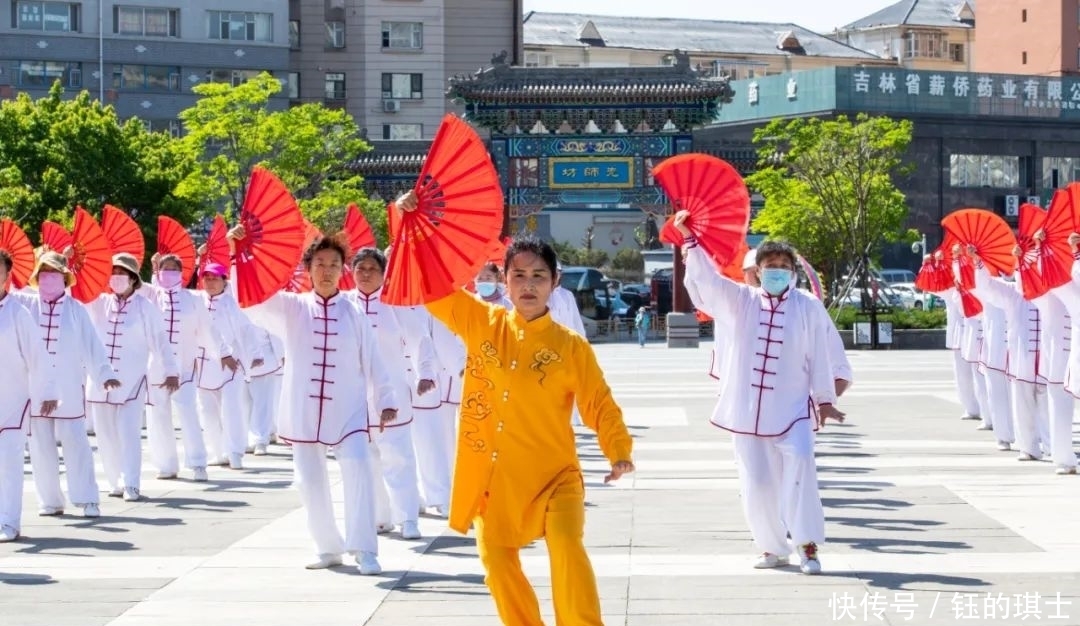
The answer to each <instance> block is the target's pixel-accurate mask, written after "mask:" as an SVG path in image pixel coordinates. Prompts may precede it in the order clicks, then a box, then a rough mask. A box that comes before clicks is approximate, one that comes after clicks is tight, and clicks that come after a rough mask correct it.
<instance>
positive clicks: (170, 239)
mask: <svg viewBox="0 0 1080 626" xmlns="http://www.w3.org/2000/svg"><path fill="white" fill-rule="evenodd" d="M157 252H158V254H160V255H163V256H164V255H166V254H172V255H176V256H177V257H179V258H180V263H181V267H180V276H181V283H180V284H181V285H184V286H185V287H186V286H189V285H190V284H191V277H192V276H193V275H194V274H195V242H194V241H192V240H191V235H190V234H188V231H187V229H185V228H184V227H183V226H181V225H180V222H178V221H176V220H174V219H173V218H171V217H168V216H166V215H159V216H158V232H157Z"/></svg>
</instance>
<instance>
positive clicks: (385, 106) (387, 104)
mask: <svg viewBox="0 0 1080 626" xmlns="http://www.w3.org/2000/svg"><path fill="white" fill-rule="evenodd" d="M382 110H383V112H384V113H397V112H398V111H400V110H401V101H400V100H383V103H382Z"/></svg>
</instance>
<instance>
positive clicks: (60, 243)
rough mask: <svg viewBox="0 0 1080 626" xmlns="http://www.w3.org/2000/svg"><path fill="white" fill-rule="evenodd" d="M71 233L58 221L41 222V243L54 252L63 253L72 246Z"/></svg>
mask: <svg viewBox="0 0 1080 626" xmlns="http://www.w3.org/2000/svg"><path fill="white" fill-rule="evenodd" d="M71 243H72V239H71V233H69V232H68V231H67V229H66V228H64V227H63V226H61V225H59V224H57V223H56V222H50V221H45V222H43V223H42V224H41V245H43V246H45V247H47V248H49V249H50V250H52V251H53V252H59V253H61V254H63V252H64V250H67V249H68V247H70V246H71Z"/></svg>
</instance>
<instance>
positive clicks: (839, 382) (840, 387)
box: [833, 378, 851, 398]
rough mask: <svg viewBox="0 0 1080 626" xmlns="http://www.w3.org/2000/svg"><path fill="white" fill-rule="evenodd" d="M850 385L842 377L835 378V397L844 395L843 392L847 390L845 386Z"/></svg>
mask: <svg viewBox="0 0 1080 626" xmlns="http://www.w3.org/2000/svg"><path fill="white" fill-rule="evenodd" d="M850 386H851V383H849V382H848V381H846V380H844V379H843V378H837V379H836V380H834V381H833V387H834V388H835V390H836V397H837V398H839V397H840V396H842V395H844V392H845V391H847V388H848V387H850Z"/></svg>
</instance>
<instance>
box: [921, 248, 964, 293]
mask: <svg viewBox="0 0 1080 626" xmlns="http://www.w3.org/2000/svg"><path fill="white" fill-rule="evenodd" d="M939 250H940V248H939ZM942 256H945V255H942ZM915 286H916V287H918V288H919V289H922V290H923V291H926V292H928V293H942V292H945V291H948V290H949V289H950V288H952V287H955V286H956V278H954V277H953V273H952V268H951V266H950V264H947V263H946V262H945V261H944V260H939V259H938V258H937V253H936V252H935V253H934V254H933V255H931V257H930V258H929V259H926V260H925V261H923V264H922V267H920V268H919V273H918V275H917V276H915Z"/></svg>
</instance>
